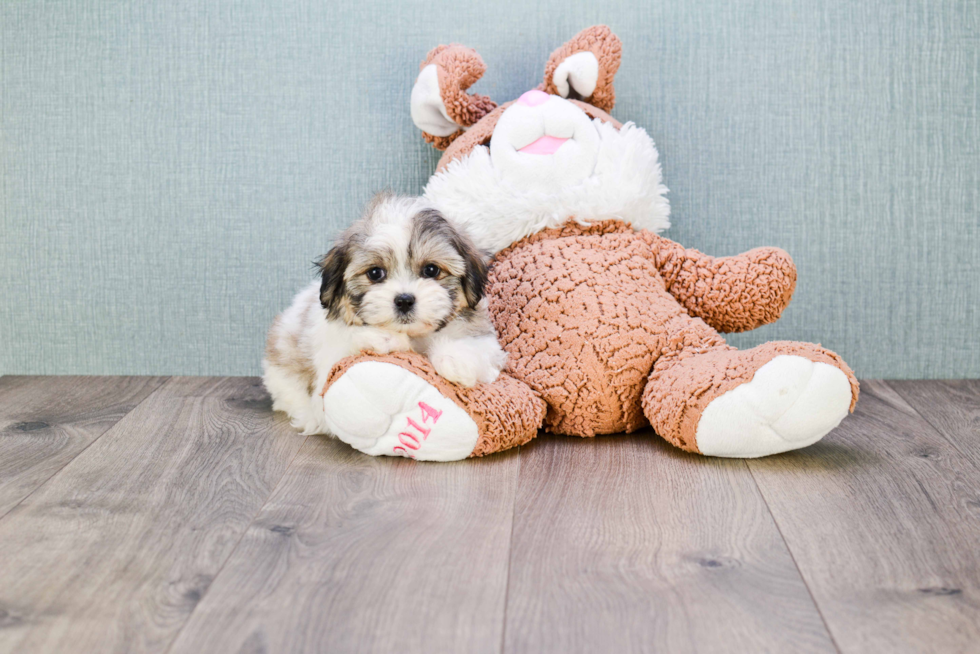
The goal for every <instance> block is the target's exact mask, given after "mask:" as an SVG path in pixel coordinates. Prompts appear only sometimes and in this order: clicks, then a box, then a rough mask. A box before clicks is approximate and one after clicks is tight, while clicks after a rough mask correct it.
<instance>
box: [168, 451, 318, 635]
mask: <svg viewBox="0 0 980 654" xmlns="http://www.w3.org/2000/svg"><path fill="white" fill-rule="evenodd" d="M310 438H311V436H310V435H307V437H306V438H304V439H303V442H302V443H300V445H299V447H298V448H296V453H295V454H293V457H292V458H291V459H290V460H289V463H288V464H287V465H286V467H285V468H284V469H283V472H282V475H280V476H279V479H277V480H276V483H275V484H273V486H272V488H271V489H270V490H269V495H268V496H267V497H266V498H265V499H264V500H263V501H262V504H261V505H260V506H259V508H258V509H256V511H255V513H254V514H253V515H252V517H251V519H249V521H248V524H246V525H245V528H244V529H242V533H241V534H240V535H239V536H238V540H237V541H235V546H234V547H232V548H231V549H230V550H229V551H228V556H226V557H225V560H224V561H222V562H221V567H219V568H218V571H217V572H215V573H214V578H212V579H211V583H210V584H209V585H208V587H207V588H206V589H204V592H203V593H201V597H200V599H198V600H197V604H195V605H194V610H193V611H191V612H190V613H189V614H188V615H187V618H186V619H185V620H184V624H183V625H181V627H180V629H178V630H177V633H175V634H174V637H173V639H172V640H171V641H170V644H169V645H167V649H165V650H164V654H170V651H171V650H172V649H173V648H174V645H176V644H177V641H178V640H179V639H180V635H181V634H182V633H184V629H186V628H187V625H188V624H189V623H190V621H191V618H192V617H194V613H195V612H196V611H197V609H198V607H199V606H201V604H203V603H204V598H205V597H207V595H208V593H209V592H210V591H211V589H212V588H213V587H214V584H215V583H217V581H218V578H219V577H220V576H221V573H222V572H223V571H224V569H225V566H227V565H228V562H229V561H231V559H232V557H233V556H234V554H235V552H236V551H237V550H238V548H239V546H240V545H241V544H242V540H244V539H245V534H247V533H248V530H249V529H250V528H251V526H252V524H253V523H254V522H255V519H256V518H258V517H259V515H261V514H262V509H264V508H265V507H266V505H267V504H268V503H269V500H271V499H272V496H273V495H275V494H276V491H277V490H279V486H280V485H281V484H282V480H283V479H285V478H286V474H287V473H288V472H289V470H290V469H291V468H292V467H293V463H295V462H296V457H298V456H299V453H300V452H301V451H302V450H303V447H304V446H305V445H306V443H307V441H309V440H310Z"/></svg>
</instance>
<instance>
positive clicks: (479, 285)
mask: <svg viewBox="0 0 980 654" xmlns="http://www.w3.org/2000/svg"><path fill="white" fill-rule="evenodd" d="M453 246H454V247H455V248H456V251H457V252H459V254H460V256H461V257H463V261H464V262H465V265H466V271H465V272H464V273H463V277H462V279H461V280H460V286H462V289H463V296H464V297H465V298H466V305H467V306H468V307H469V308H470V309H475V308H476V305H477V304H479V303H480V300H482V299H483V289H484V288H485V287H486V285H487V274H488V272H489V269H488V267H487V256H486V255H485V254H483V252H480V250H479V249H478V248H477V247H476V246H475V245H474V244H473V241H471V240H470V239H469V238H468V237H467V236H466V235H464V234H461V233H460V232H458V231H457V232H456V234H455V236H454V238H453Z"/></svg>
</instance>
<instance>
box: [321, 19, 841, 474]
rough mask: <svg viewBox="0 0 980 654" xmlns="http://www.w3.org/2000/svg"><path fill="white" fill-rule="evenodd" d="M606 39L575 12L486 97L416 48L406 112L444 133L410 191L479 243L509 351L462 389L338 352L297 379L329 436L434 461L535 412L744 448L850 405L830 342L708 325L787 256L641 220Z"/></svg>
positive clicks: (743, 317)
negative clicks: (319, 373)
mask: <svg viewBox="0 0 980 654" xmlns="http://www.w3.org/2000/svg"><path fill="white" fill-rule="evenodd" d="M620 55H621V44H620V41H619V39H618V38H617V37H616V36H615V35H614V34H613V33H612V32H611V31H610V30H609V28H607V27H604V26H596V27H591V28H588V29H586V30H584V31H582V32H581V33H579V34H578V35H577V36H575V38H573V39H572V40H571V41H569V42H568V43H566V44H565V45H564V46H562V47H561V48H559V49H558V50H556V51H555V52H554V53H553V54H552V55H551V58H550V59H549V60H548V63H547V65H546V66H545V77H544V82H543V83H542V84H541V85H540V86H538V88H536V89H532V90H529V91H527V92H526V93H524V94H523V95H521V96H520V97H519V98H517V99H516V100H512V101H511V102H507V103H505V104H502V105H499V106H498V105H496V104H495V103H494V102H493V101H492V100H490V99H489V98H487V97H485V96H481V95H476V94H469V93H467V90H468V88H469V87H470V86H471V85H472V84H473V83H474V82H475V81H476V80H478V79H479V78H480V77H481V76H482V74H483V72H484V70H485V66H484V64H483V61H482V60H481V59H480V57H479V55H478V54H477V53H476V52H475V51H473V50H471V49H469V48H466V47H463V46H460V45H449V46H439V47H437V48H435V49H434V50H432V51H431V52H430V53H429V55H428V56H427V57H426V58H425V60H424V61H423V62H422V65H421V69H420V72H419V75H418V78H417V80H416V82H415V86H414V88H413V90H412V96H411V111H412V118H413V120H414V122H415V124H416V125H417V126H418V127H419V128H420V129H421V130H422V132H423V136H424V137H425V139H426V140H427V141H428V142H430V143H431V144H433V145H434V146H435V147H437V148H439V149H442V150H444V154H443V155H442V158H441V159H440V161H439V164H438V168H437V170H436V172H435V174H434V175H433V176H432V178H431V179H430V181H429V182H428V184H427V186H426V189H425V196H426V198H427V199H428V200H429V201H430V202H431V203H432V205H433V206H434V207H436V208H437V209H438V210H439V211H441V212H442V213H443V214H444V215H445V216H446V217H447V218H448V219H449V220H451V221H454V223H455V224H456V225H458V226H460V227H461V228H463V229H464V230H465V231H466V232H468V234H469V235H470V236H471V238H472V239H473V240H474V241H475V242H476V243H477V245H478V246H480V247H481V248H483V249H484V250H485V251H486V252H488V253H489V254H490V255H491V256H492V262H491V267H490V271H489V278H488V283H487V286H486V291H485V292H486V297H487V298H488V303H489V308H490V312H491V315H492V319H493V321H494V324H495V326H496V329H497V333H498V336H499V339H500V342H501V344H502V346H503V347H504V349H505V350H506V352H507V353H508V356H509V361H508V364H507V368H506V370H505V372H504V373H502V374H501V375H500V376H499V377H498V379H497V380H496V381H494V382H493V383H489V384H480V385H477V386H475V387H473V388H463V387H460V386H456V385H454V384H451V383H449V382H447V381H446V380H444V379H442V378H440V377H439V376H438V375H437V374H436V373H435V371H434V370H433V368H432V366H431V364H430V363H429V362H428V361H427V360H426V359H425V358H423V357H422V356H420V355H418V354H413V353H404V352H396V353H389V354H384V355H370V356H368V355H365V356H358V357H353V358H349V359H345V360H344V361H342V362H340V363H339V364H338V365H337V366H335V367H334V369H333V370H332V371H331V372H330V373H329V375H327V376H326V378H325V379H322V380H317V382H318V385H319V386H321V387H322V392H321V394H320V397H321V398H322V405H323V406H322V410H323V411H324V422H325V424H327V425H328V426H329V428H330V431H331V432H332V433H333V434H335V435H336V436H337V437H339V438H340V439H342V440H344V441H345V442H347V443H349V444H350V445H352V446H353V447H355V448H357V449H358V450H360V451H362V452H366V453H368V454H372V455H382V454H384V455H402V456H410V457H412V458H415V459H419V460H434V461H447V460H455V459H461V458H465V457H470V456H481V455H485V454H489V453H492V452H496V451H500V450H503V449H506V448H510V447H514V446H516V445H519V444H522V443H525V442H527V441H528V440H530V439H532V438H534V437H535V436H536V435H537V434H538V431H539V429H542V428H543V429H545V430H547V431H549V432H553V433H556V434H566V435H571V436H583V437H585V436H596V435H600V434H613V433H619V432H632V431H636V430H639V429H642V428H644V427H647V426H652V427H653V431H655V432H656V433H657V434H659V435H660V436H661V437H662V438H664V439H666V440H667V441H669V442H670V443H672V444H673V445H675V446H677V447H679V448H681V449H683V450H686V451H688V452H694V453H700V454H704V455H709V456H721V457H759V456H766V455H770V454H775V453H779V452H785V451H788V450H793V449H797V448H801V447H806V446H807V445H810V444H812V443H815V442H816V441H818V440H820V439H821V438H822V437H823V436H824V435H826V434H827V433H828V432H829V431H830V430H832V429H833V428H834V427H836V426H837V425H838V423H840V421H841V420H842V419H843V418H844V417H845V416H846V414H847V413H848V411H849V410H851V411H853V409H854V405H855V403H856V402H857V398H858V383H857V380H856V379H855V377H854V374H853V373H852V372H851V370H850V369H849V368H848V366H847V365H846V364H845V363H844V361H843V360H842V359H841V358H840V357H839V356H838V355H836V354H835V353H833V352H831V351H829V350H827V349H825V348H822V347H820V346H819V345H812V344H810V343H799V342H791V341H778V342H770V343H766V344H764V345H760V346H758V347H756V348H753V349H750V350H744V351H740V350H737V349H735V348H733V347H731V346H729V345H727V344H726V343H725V340H724V338H722V336H721V335H720V334H719V332H741V331H746V330H749V329H754V328H756V327H759V326H760V325H764V324H767V323H770V322H773V321H774V320H776V319H777V318H779V316H780V314H781V313H782V311H783V309H785V308H786V306H787V304H788V303H789V301H790V297H791V295H792V293H793V290H794V287H795V284H796V269H795V266H794V265H793V261H792V259H791V258H790V257H789V255H788V254H786V253H785V252H784V251H782V250H780V249H777V248H768V247H763V248H756V249H754V250H750V251H748V252H745V253H744V254H739V255H737V256H730V257H719V258H716V257H711V256H708V255H705V254H702V253H701V252H698V251H697V250H693V249H688V248H685V247H683V246H682V245H679V244H677V243H675V242H673V241H671V240H668V239H666V238H664V237H662V236H659V235H658V232H661V231H663V230H664V229H666V228H667V227H668V226H669V224H670V223H669V213H670V206H669V203H668V201H667V199H666V197H665V194H666V191H667V189H666V188H665V187H664V186H663V183H662V178H661V170H660V163H659V160H658V153H657V150H656V147H655V146H654V143H653V141H652V139H651V138H650V137H649V135H648V134H647V133H646V132H645V131H644V130H643V129H641V128H640V127H637V126H636V125H634V124H632V123H625V124H624V123H620V122H619V121H618V120H616V119H614V118H613V117H612V116H610V115H609V113H608V112H610V111H611V110H612V109H613V104H614V101H615V97H616V96H615V92H614V89H613V78H614V76H615V74H616V71H617V69H618V68H619V63H620ZM458 363H459V365H463V366H465V365H466V362H465V361H460V362H458Z"/></svg>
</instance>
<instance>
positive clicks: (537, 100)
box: [517, 89, 551, 107]
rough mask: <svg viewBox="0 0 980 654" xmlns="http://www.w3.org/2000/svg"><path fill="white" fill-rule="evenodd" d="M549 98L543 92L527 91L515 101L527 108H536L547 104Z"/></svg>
mask: <svg viewBox="0 0 980 654" xmlns="http://www.w3.org/2000/svg"><path fill="white" fill-rule="evenodd" d="M550 97H551V96H550V95H548V94H547V93H545V92H544V91H539V90H537V89H531V90H530V91H528V92H527V93H525V94H524V95H522V96H521V97H519V98H518V99H517V101H518V102H519V103H521V104H526V105H527V106H529V107H537V106H538V105H539V104H542V103H544V102H547V101H548V98H550Z"/></svg>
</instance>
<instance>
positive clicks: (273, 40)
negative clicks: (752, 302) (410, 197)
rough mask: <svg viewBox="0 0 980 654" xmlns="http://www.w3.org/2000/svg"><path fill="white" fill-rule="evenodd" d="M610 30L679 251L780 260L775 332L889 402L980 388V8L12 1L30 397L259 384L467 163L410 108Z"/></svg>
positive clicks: (790, 3) (15, 304)
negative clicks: (358, 218)
mask: <svg viewBox="0 0 980 654" xmlns="http://www.w3.org/2000/svg"><path fill="white" fill-rule="evenodd" d="M600 22H601V23H606V24H608V25H610V26H611V27H612V28H613V30H614V31H615V32H616V33H617V34H619V36H620V37H621V38H622V40H623V44H624V54H623V57H624V58H623V64H622V67H621V68H620V71H619V75H618V77H617V83H616V88H617V94H618V99H619V103H618V104H617V106H616V109H615V111H614V112H613V113H614V115H615V116H616V117H618V118H619V119H621V120H633V121H635V122H637V123H638V124H640V125H642V126H644V127H645V128H646V129H647V130H648V131H649V132H650V133H651V134H652V135H653V137H654V139H655V140H656V141H657V143H658V145H659V147H660V151H661V157H662V161H663V164H664V171H665V176H666V181H667V185H668V186H669V187H670V189H671V193H670V198H671V202H672V205H673V222H674V227H672V228H671V230H670V231H669V232H668V233H667V235H668V236H670V237H671V238H673V239H675V240H677V241H679V242H681V243H683V244H685V245H688V246H692V247H697V248H699V249H701V250H703V251H706V252H710V253H713V254H732V253H736V252H739V251H742V250H746V249H749V248H752V247H755V246H758V245H764V244H765V245H778V246H781V247H783V248H785V249H787V250H789V251H790V252H791V253H792V254H793V256H794V258H795V259H796V263H797V266H798V268H799V274H800V282H799V286H798V287H797V291H796V295H795V298H794V300H793V303H792V304H791V305H790V307H789V309H788V310H787V311H786V313H785V315H784V317H783V318H782V320H780V321H779V323H777V324H775V325H770V326H768V327H765V328H763V329H760V330H757V331H756V332H752V333H749V334H744V335H739V336H736V337H732V339H731V340H732V341H733V342H734V343H735V344H737V345H739V346H749V345H753V344H755V343H758V342H761V341H764V340H769V339H800V340H809V341H815V342H820V343H822V344H824V345H825V346H827V347H831V348H833V349H835V350H837V351H838V352H840V353H841V354H842V355H843V356H844V357H845V359H846V360H847V361H848V362H849V363H850V364H851V365H852V366H853V367H854V368H855V369H856V370H857V372H858V374H859V375H861V376H864V377H968V376H969V377H977V376H980V335H978V325H980V312H978V309H977V304H978V302H980V229H978V223H980V116H978V107H980V70H978V69H980V54H978V53H980V3H978V2H976V0H964V1H959V2H957V1H947V0H911V1H909V0H907V1H902V0H828V1H822V2H814V1H813V0H772V1H771V2H764V1H748V0H734V1H732V0H707V1H703V2H697V3H694V2H689V1H687V0H658V1H656V2H631V3H624V2H615V1H607V2H601V3H600V2H572V1H569V0H565V1H563V2H559V1H552V2H544V3H532V2H525V1H515V0H508V1H507V2H489V1H486V2H482V3H465V2H458V1H457V2H443V1H439V0H434V1H430V2H426V3H421V4H417V5H413V4H411V3H408V2H395V1H391V2H385V3H380V4H379V3H372V2H368V1H358V2H352V3H347V2H345V3H334V2H329V1H327V0H287V1H284V2H282V1H279V0H276V1H275V2H273V1H270V0H261V1H256V0H248V1H245V2H219V1H207V0H202V1H200V2H184V1H162V0H161V1H159V2H148V1H146V2H144V1H137V0H133V1H131V2H121V1H112V0H84V1H83V0H64V1H61V2H42V1H40V0H38V1H30V2H29V1H22V0H4V1H3V2H2V3H0V47H2V51H0V56H2V67H0V93H2V100H0V127H2V130H0V138H2V142H0V176H2V186H0V193H2V204H0V209H2V214H0V275H2V297H0V373H93V374H95V373H98V374H103V373H105V374H123V373H127V374H128V373H135V374H148V373H154V374H165V373H181V374H254V373H256V372H257V371H258V369H259V365H258V364H259V360H260V355H261V349H262V344H263V336H264V332H265V329H266V327H267V325H268V323H269V321H270V320H271V319H272V317H273V316H274V315H275V313H276V312H277V311H278V310H279V309H281V308H282V307H284V306H285V305H286V304H287V303H288V301H289V299H290V297H291V295H292V294H293V292H294V291H296V290H297V288H298V287H299V286H300V285H301V284H303V283H304V282H305V281H306V280H307V279H309V278H310V272H311V268H310V262H311V261H312V260H313V259H314V258H315V257H316V256H317V255H319V254H321V253H322V252H324V251H325V250H326V249H327V247H328V245H329V243H330V241H331V237H332V236H333V234H334V233H335V232H336V231H337V230H338V229H339V228H340V227H342V226H344V225H346V224H347V223H348V222H349V221H350V220H351V219H352V217H353V216H355V215H356V213H357V211H358V209H359V207H360V205H361V204H362V203H363V202H364V201H365V200H366V199H367V198H368V197H369V196H370V195H371V193H372V192H373V191H374V190H376V189H379V188H382V187H386V186H387V187H391V188H394V189H395V190H398V191H403V192H413V193H414V192H418V191H420V190H421V188H422V186H423V184H424V182H425V180H426V178H427V177H428V176H429V175H430V174H431V172H432V171H433V169H434V168H435V162H436V160H437V155H436V153H434V152H433V151H431V150H430V149H429V147H428V146H427V145H426V144H425V143H424V142H423V141H422V139H421V138H420V137H419V135H418V133H417V131H416V129H415V128H414V126H413V125H412V123H411V120H410V118H409V111H408V98H409V93H410V90H411V86H412V82H413V79H414V75H415V73H416V71H417V66H418V63H419V61H420V60H421V59H422V57H423V56H424V55H425V53H426V51H427V50H428V49H429V48H431V47H432V46H434V45H436V44H438V43H443V42H449V41H457V42H461V43H465V44H467V45H470V46H473V47H475V48H477V50H479V51H480V53H481V54H482V55H483V57H484V59H485V60H486V61H487V63H488V66H489V70H488V72H487V75H486V76H485V77H484V79H483V80H481V81H480V83H479V85H478V86H477V87H476V88H477V89H478V90H480V91H481V92H484V93H487V94H489V95H491V96H492V97H494V98H496V99H497V100H498V101H503V100H507V99H510V98H513V97H515V96H517V95H518V94H520V93H521V92H523V91H525V90H527V89H528V88H531V87H532V86H534V85H536V84H537V83H538V82H539V81H540V77H541V73H542V70H543V67H544V63H545V60H546V59H547V56H548V53H549V52H550V51H551V50H552V49H553V48H555V47H557V46H559V45H561V44H562V43H563V42H564V41H565V40H566V39H567V38H569V37H571V36H572V35H573V34H575V32H577V31H578V30H579V29H581V28H583V27H586V26H588V25H591V24H594V23H600Z"/></svg>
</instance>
